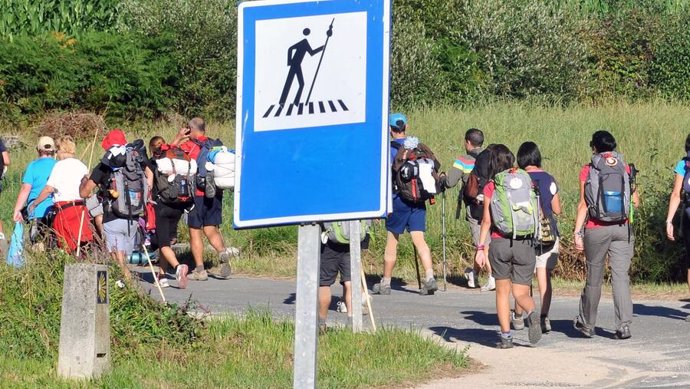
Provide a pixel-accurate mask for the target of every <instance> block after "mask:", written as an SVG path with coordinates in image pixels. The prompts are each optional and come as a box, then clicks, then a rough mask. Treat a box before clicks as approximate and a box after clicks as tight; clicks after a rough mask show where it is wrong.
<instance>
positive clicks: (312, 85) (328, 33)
mask: <svg viewBox="0 0 690 389" xmlns="http://www.w3.org/2000/svg"><path fill="white" fill-rule="evenodd" d="M334 21H335V18H333V20H331V25H330V26H328V31H326V43H324V44H323V50H322V51H321V58H319V64H318V65H317V66H316V72H315V73H314V80H313V81H312V82H311V86H310V87H309V93H308V94H307V102H306V104H309V99H310V98H311V92H312V91H313V90H314V84H315V83H316V77H317V76H318V75H319V69H321V61H323V55H324V54H325V53H326V48H327V47H328V40H329V39H330V38H331V35H333V22H334Z"/></svg>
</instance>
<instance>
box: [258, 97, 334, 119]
mask: <svg viewBox="0 0 690 389" xmlns="http://www.w3.org/2000/svg"><path fill="white" fill-rule="evenodd" d="M347 111H348V109H347V105H345V102H343V101H342V100H340V99H338V100H336V101H333V100H328V101H317V102H314V101H310V102H309V103H306V104H305V103H299V104H294V103H293V104H288V105H287V108H285V106H284V105H282V104H280V103H279V104H273V105H271V106H270V107H268V110H267V111H266V113H265V114H264V116H263V117H264V118H267V117H269V116H271V114H272V115H273V117H280V116H281V115H282V116H292V115H313V114H318V113H327V112H333V113H336V112H347Z"/></svg>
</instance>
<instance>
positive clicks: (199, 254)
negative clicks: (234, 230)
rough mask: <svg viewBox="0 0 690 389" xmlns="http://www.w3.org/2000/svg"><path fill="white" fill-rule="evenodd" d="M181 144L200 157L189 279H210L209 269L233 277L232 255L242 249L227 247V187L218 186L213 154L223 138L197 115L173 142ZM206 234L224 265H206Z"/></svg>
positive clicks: (189, 221) (190, 223)
mask: <svg viewBox="0 0 690 389" xmlns="http://www.w3.org/2000/svg"><path fill="white" fill-rule="evenodd" d="M170 144H171V146H175V147H179V148H180V149H181V150H182V151H184V153H186V154H187V155H188V156H189V158H190V159H193V160H195V161H196V164H197V168H198V171H197V175H196V188H194V196H193V199H192V203H193V207H192V209H191V210H190V211H189V214H188V215H187V225H188V226H189V239H190V245H191V249H192V256H193V257H194V263H195V268H194V270H193V271H192V272H190V273H189V279H190V280H194V281H206V280H208V273H211V275H212V276H214V277H216V278H220V279H227V278H229V277H230V273H231V269H230V263H229V262H230V256H231V255H232V256H237V255H239V250H238V249H236V248H234V247H226V246H225V243H224V242H223V235H222V234H221V233H220V228H219V227H220V225H221V223H222V222H223V188H221V187H220V186H217V185H216V183H215V180H214V175H213V174H214V171H213V168H214V165H213V162H211V159H210V154H212V153H213V152H217V151H219V149H220V148H221V147H222V142H221V141H220V140H219V139H211V138H209V137H207V136H206V123H205V122H204V120H203V119H202V118H199V117H196V118H193V119H192V120H190V121H189V123H188V124H187V127H186V128H182V129H180V131H179V132H178V134H177V136H176V137H175V139H174V140H173V142H171V143H170ZM204 236H206V238H207V239H208V241H209V243H210V244H211V246H213V248H214V249H215V250H216V252H217V253H218V259H219V262H220V265H219V266H218V268H217V269H215V268H214V269H210V270H209V271H208V272H207V271H206V269H205V268H204V256H203V254H204V240H203V239H204Z"/></svg>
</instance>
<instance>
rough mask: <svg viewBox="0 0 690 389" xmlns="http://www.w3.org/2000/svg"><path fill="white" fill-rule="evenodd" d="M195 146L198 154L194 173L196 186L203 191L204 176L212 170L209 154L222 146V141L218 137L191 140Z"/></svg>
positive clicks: (204, 185) (204, 188) (204, 186)
mask: <svg viewBox="0 0 690 389" xmlns="http://www.w3.org/2000/svg"><path fill="white" fill-rule="evenodd" d="M192 142H194V143H195V144H196V145H197V146H199V154H198V155H197V157H196V164H197V168H198V171H197V174H196V187H197V188H198V189H199V190H201V191H202V192H203V191H206V177H207V176H209V172H210V171H211V172H212V171H213V170H214V166H213V162H212V161H211V160H210V159H209V154H210V153H211V152H212V151H214V150H219V149H220V147H221V146H223V142H221V140H220V139H212V138H208V139H206V140H205V141H203V142H201V141H199V140H196V139H194V140H192Z"/></svg>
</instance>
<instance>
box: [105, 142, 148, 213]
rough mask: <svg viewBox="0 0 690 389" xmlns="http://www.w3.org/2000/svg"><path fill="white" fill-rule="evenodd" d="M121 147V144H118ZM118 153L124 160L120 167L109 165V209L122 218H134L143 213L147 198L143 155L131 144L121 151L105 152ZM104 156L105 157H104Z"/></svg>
mask: <svg viewBox="0 0 690 389" xmlns="http://www.w3.org/2000/svg"><path fill="white" fill-rule="evenodd" d="M119 147H122V146H119ZM108 154H111V156H112V155H113V154H116V156H117V157H119V156H120V155H122V156H123V158H121V159H122V160H123V161H124V162H123V165H122V166H120V167H117V166H110V167H111V169H113V170H112V173H111V174H110V183H109V187H108V189H109V190H108V193H109V194H110V196H109V197H110V199H109V200H110V210H111V211H112V212H113V213H114V214H115V216H117V217H119V218H123V219H134V218H136V217H139V215H141V214H143V213H144V207H145V205H146V200H147V199H148V195H149V192H148V185H147V184H146V175H145V174H144V169H143V168H142V166H141V165H142V163H143V158H144V155H142V154H140V151H139V149H138V148H137V147H134V146H133V145H132V144H130V145H127V146H124V151H123V153H120V152H119V151H116V152H114V153H113V152H112V150H109V151H108V153H106V156H108ZM104 158H105V157H104Z"/></svg>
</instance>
